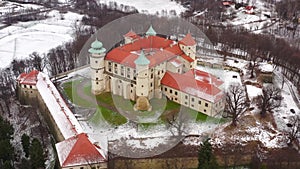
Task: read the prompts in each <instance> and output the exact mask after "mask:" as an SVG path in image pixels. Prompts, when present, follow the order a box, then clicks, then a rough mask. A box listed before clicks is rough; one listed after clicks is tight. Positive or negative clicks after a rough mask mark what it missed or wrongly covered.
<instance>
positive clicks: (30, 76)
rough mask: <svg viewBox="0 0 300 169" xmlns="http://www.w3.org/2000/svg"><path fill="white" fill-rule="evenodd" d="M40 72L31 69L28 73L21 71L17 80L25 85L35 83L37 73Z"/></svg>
mask: <svg viewBox="0 0 300 169" xmlns="http://www.w3.org/2000/svg"><path fill="white" fill-rule="evenodd" d="M39 73H40V72H39V71H38V70H32V71H31V72H29V73H21V74H20V75H19V77H18V81H19V83H20V84H25V85H36V83H37V75H38V74H39Z"/></svg>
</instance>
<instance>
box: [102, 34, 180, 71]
mask: <svg viewBox="0 0 300 169" xmlns="http://www.w3.org/2000/svg"><path fill="white" fill-rule="evenodd" d="M172 43H173V41H172V40H169V39H165V38H162V37H159V36H149V37H148V38H146V37H141V38H139V39H137V40H136V41H134V42H133V43H129V44H125V45H124V46H119V47H117V48H114V49H112V50H111V51H110V52H109V53H108V54H107V55H106V57H105V59H106V60H110V61H113V62H116V63H120V64H123V65H126V66H129V67H132V68H135V64H134V61H135V59H137V57H138V54H139V53H140V50H142V49H143V50H144V52H145V55H146V57H147V59H149V60H150V65H149V66H150V67H153V66H155V65H157V64H160V63H162V62H164V61H167V60H169V59H172V58H174V57H176V55H178V54H182V51H181V50H180V49H179V47H178V45H174V46H172V47H170V46H171V44H172Z"/></svg>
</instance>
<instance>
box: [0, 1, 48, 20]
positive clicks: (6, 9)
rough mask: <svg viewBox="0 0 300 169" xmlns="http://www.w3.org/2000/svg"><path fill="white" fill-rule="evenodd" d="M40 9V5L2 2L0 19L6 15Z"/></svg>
mask: <svg viewBox="0 0 300 169" xmlns="http://www.w3.org/2000/svg"><path fill="white" fill-rule="evenodd" d="M0 4H1V3H0ZM42 8H44V7H43V6H41V5H35V4H19V3H15V2H8V1H5V2H3V5H2V6H0V17H1V16H4V15H6V14H7V13H14V12H22V11H24V10H28V9H42Z"/></svg>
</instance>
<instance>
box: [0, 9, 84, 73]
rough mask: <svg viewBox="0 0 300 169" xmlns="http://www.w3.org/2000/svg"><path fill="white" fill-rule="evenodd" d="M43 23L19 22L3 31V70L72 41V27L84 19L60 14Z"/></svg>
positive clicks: (0, 35)
mask: <svg viewBox="0 0 300 169" xmlns="http://www.w3.org/2000/svg"><path fill="white" fill-rule="evenodd" d="M48 16H49V18H48V19H46V20H41V21H31V22H19V23H17V24H14V25H12V26H9V27H6V28H4V29H2V30H0V68H5V67H7V66H8V65H9V64H10V62H11V61H12V60H13V59H24V58H28V57H29V54H31V53H33V52H38V53H39V54H44V53H47V52H48V51H49V50H50V49H52V48H55V47H57V46H59V45H62V44H63V43H65V42H68V41H70V40H72V39H73V38H72V34H73V26H74V24H75V23H76V21H78V20H81V18H82V15H78V14H76V13H72V12H68V13H66V14H63V17H64V19H63V20H61V14H59V12H58V11H51V12H49V13H48Z"/></svg>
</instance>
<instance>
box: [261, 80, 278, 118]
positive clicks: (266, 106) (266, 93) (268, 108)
mask: <svg viewBox="0 0 300 169" xmlns="http://www.w3.org/2000/svg"><path fill="white" fill-rule="evenodd" d="M256 99H257V106H258V108H260V109H261V112H260V114H261V115H262V116H265V115H266V113H267V112H272V111H273V110H274V109H276V108H278V107H280V105H281V100H282V97H281V91H280V89H279V88H277V87H275V86H274V85H268V86H265V87H263V89H262V94H261V95H259V96H257V98H256Z"/></svg>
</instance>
